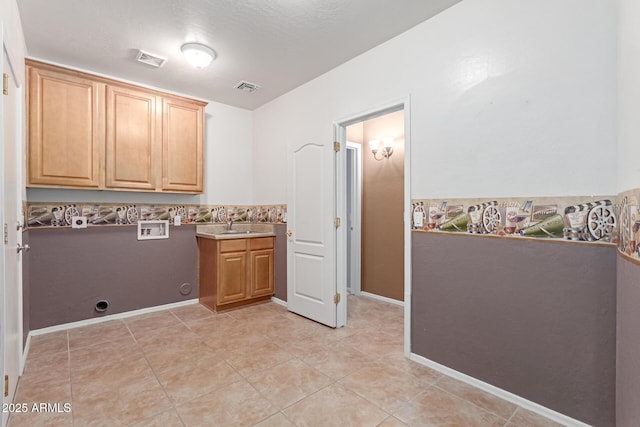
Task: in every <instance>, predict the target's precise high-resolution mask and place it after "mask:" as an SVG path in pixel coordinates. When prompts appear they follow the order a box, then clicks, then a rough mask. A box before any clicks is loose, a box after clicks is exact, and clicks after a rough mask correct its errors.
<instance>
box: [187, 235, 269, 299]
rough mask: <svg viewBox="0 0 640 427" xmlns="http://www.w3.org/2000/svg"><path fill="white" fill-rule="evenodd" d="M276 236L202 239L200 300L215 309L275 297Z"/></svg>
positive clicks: (200, 239)
mask: <svg viewBox="0 0 640 427" xmlns="http://www.w3.org/2000/svg"><path fill="white" fill-rule="evenodd" d="M273 248H274V238H273V237H257V238H241V239H223V240H215V239H207V238H198V249H199V259H198V271H199V277H198V282H199V289H200V303H201V304H203V305H205V306H207V307H209V308H211V309H212V310H215V311H222V310H228V309H231V308H236V307H239V306H241V305H245V304H251V303H254V302H259V301H266V300H269V299H271V296H272V295H273V293H274V252H273Z"/></svg>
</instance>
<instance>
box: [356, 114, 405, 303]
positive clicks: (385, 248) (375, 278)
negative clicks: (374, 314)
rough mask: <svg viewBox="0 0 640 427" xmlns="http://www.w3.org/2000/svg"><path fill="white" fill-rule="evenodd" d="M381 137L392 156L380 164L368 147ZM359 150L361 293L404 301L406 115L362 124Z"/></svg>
mask: <svg viewBox="0 0 640 427" xmlns="http://www.w3.org/2000/svg"><path fill="white" fill-rule="evenodd" d="M383 137H393V138H394V146H393V154H392V155H391V157H389V158H388V159H382V160H380V161H378V160H375V159H374V158H373V155H372V154H371V150H370V148H369V141H370V140H372V139H378V140H381V139H382V138H383ZM362 145H363V147H362V273H361V276H362V282H361V283H362V291H364V292H369V293H372V294H375V295H380V296H383V297H387V298H391V299H394V300H398V301H404V218H403V216H402V215H403V213H404V206H405V202H404V111H396V112H394V113H390V114H386V115H384V116H381V117H376V118H374V119H371V120H367V121H365V122H364V124H363V144H362ZM380 156H381V153H380V152H379V153H378V158H380Z"/></svg>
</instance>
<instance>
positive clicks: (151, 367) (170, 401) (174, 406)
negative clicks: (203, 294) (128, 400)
mask: <svg viewBox="0 0 640 427" xmlns="http://www.w3.org/2000/svg"><path fill="white" fill-rule="evenodd" d="M171 314H173V313H171ZM174 316H175V314H174ZM176 317H177V316H176ZM178 320H180V319H178ZM123 323H124V324H125V327H126V328H127V330H128V331H129V333H130V334H131V337H132V338H133V341H134V342H135V343H136V345H137V346H138V347H140V352H141V353H142V357H144V360H145V362H147V366H149V369H151V372H152V373H153V377H154V378H155V379H156V381H157V382H158V385H159V386H160V388H162V392H163V393H164V395H165V397H166V398H167V400H168V401H169V403H171V407H172V408H173V411H174V412H175V413H176V415H178V418H179V419H180V422H181V423H182V425H183V427H184V426H186V424H185V422H184V420H183V419H182V417H181V416H180V412H178V408H176V404H175V402H174V401H173V400H172V399H171V397H169V393H167V390H166V389H165V387H164V385H163V384H162V382H161V381H160V379H159V378H158V375H157V374H156V371H155V370H154V369H153V366H151V363H149V359H147V354H146V353H145V352H144V350H143V349H142V346H141V345H140V343H139V342H138V340H137V338H136V336H135V334H134V333H133V331H132V330H131V328H129V325H128V324H127V322H126V321H124V320H123ZM185 326H186V325H185ZM163 328H165V327H164V326H163ZM164 412H167V410H166V409H165V410H163V411H160V412H158V413H156V414H153V415H151V416H149V417H146V418H145V419H152V418H153V417H156V416H158V415H160V414H162V413H164ZM142 421H144V420H140V421H136V423H138V422H142ZM134 424H135V423H134Z"/></svg>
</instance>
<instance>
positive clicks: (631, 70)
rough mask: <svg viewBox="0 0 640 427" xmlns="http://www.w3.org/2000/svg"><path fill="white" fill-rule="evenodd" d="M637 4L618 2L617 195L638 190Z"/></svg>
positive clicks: (639, 64)
mask: <svg viewBox="0 0 640 427" xmlns="http://www.w3.org/2000/svg"><path fill="white" fill-rule="evenodd" d="M638 22H640V2H638V0H621V1H620V24H619V25H620V26H619V29H620V32H619V55H620V56H619V74H618V75H619V83H618V84H619V87H618V191H619V192H623V191H626V190H631V189H634V188H638V187H640V115H639V113H638V112H639V111H640V25H638Z"/></svg>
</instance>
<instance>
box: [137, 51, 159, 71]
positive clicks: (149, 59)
mask: <svg viewBox="0 0 640 427" xmlns="http://www.w3.org/2000/svg"><path fill="white" fill-rule="evenodd" d="M136 60H137V61H138V62H142V63H144V64H147V65H151V66H152V67H156V68H160V67H162V66H163V65H164V63H165V62H167V58H164V57H162V56H158V55H154V54H153V53H149V52H145V51H144V50H138V55H137V56H136Z"/></svg>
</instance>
